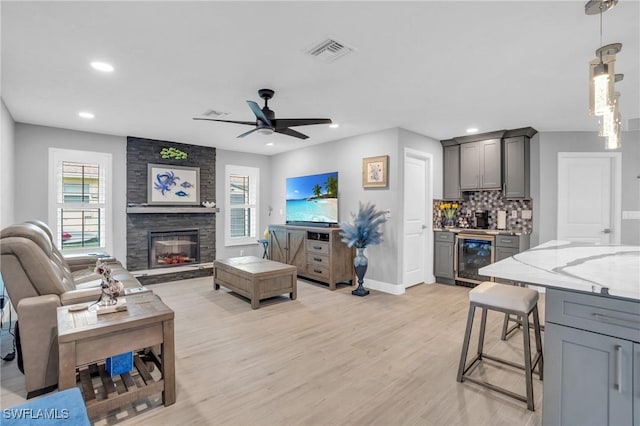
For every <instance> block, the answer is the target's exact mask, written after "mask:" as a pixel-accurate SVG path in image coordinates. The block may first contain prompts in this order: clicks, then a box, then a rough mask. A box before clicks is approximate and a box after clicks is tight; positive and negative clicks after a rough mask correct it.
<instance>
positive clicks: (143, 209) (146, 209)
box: [127, 206, 220, 214]
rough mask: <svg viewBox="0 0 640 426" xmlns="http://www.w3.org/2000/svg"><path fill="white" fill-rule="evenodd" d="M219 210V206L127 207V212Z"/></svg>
mask: <svg viewBox="0 0 640 426" xmlns="http://www.w3.org/2000/svg"><path fill="white" fill-rule="evenodd" d="M219 211H220V209H219V208H217V207H214V208H208V207H173V206H171V207H170V206H154V207H151V206H148V207H127V213H130V214H131V213H134V214H135V213H165V214H171V213H200V214H214V213H218V212H219Z"/></svg>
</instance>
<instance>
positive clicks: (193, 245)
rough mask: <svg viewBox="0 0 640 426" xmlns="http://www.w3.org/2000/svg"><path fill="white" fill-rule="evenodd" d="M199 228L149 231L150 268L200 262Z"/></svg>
mask: <svg viewBox="0 0 640 426" xmlns="http://www.w3.org/2000/svg"><path fill="white" fill-rule="evenodd" d="M199 234H200V233H199V231H198V230H197V229H183V230H169V231H165V230H163V231H149V234H148V240H149V269H153V268H169V267H173V266H184V265H187V264H191V263H199V262H200V235H199Z"/></svg>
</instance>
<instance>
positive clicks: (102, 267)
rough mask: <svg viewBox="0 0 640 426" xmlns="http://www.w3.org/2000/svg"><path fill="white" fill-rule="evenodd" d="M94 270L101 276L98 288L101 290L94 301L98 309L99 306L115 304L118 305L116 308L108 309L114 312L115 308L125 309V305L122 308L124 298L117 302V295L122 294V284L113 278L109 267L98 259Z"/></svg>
mask: <svg viewBox="0 0 640 426" xmlns="http://www.w3.org/2000/svg"><path fill="white" fill-rule="evenodd" d="M94 272H95V273H96V274H99V275H100V276H101V277H102V282H101V283H100V289H101V290H102V292H101V294H100V298H99V299H98V300H97V301H96V303H97V304H98V311H100V308H101V307H111V306H114V307H115V306H116V305H118V306H117V307H118V309H116V310H111V309H110V310H109V311H110V312H116V311H117V310H126V309H127V307H126V305H124V308H122V306H123V302H124V299H121V301H120V303H118V296H121V295H124V285H123V284H122V283H121V282H120V281H118V280H116V279H115V278H113V274H112V272H111V267H110V266H109V265H108V264H106V263H104V262H101V261H100V260H98V261H96V267H95V269H94ZM103 310H104V309H103Z"/></svg>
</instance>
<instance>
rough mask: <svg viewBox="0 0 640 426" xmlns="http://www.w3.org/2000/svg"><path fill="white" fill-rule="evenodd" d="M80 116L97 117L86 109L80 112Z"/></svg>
mask: <svg viewBox="0 0 640 426" xmlns="http://www.w3.org/2000/svg"><path fill="white" fill-rule="evenodd" d="M78 116H80V117H82V118H86V119H92V118H94V117H95V115H93V114H92V113H90V112H86V111H82V112H79V113H78Z"/></svg>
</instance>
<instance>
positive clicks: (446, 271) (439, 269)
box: [433, 231, 456, 284]
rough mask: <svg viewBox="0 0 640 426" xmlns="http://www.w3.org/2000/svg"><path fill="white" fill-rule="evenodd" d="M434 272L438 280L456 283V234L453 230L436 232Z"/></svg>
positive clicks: (445, 282)
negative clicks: (454, 266)
mask: <svg viewBox="0 0 640 426" xmlns="http://www.w3.org/2000/svg"><path fill="white" fill-rule="evenodd" d="M434 237H435V238H434V239H435V242H434V257H433V259H434V260H433V261H434V264H433V273H434V275H435V276H436V281H438V282H439V283H444V284H455V276H454V273H453V261H454V258H453V256H454V244H455V237H456V234H454V233H453V232H440V231H436V232H434Z"/></svg>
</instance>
